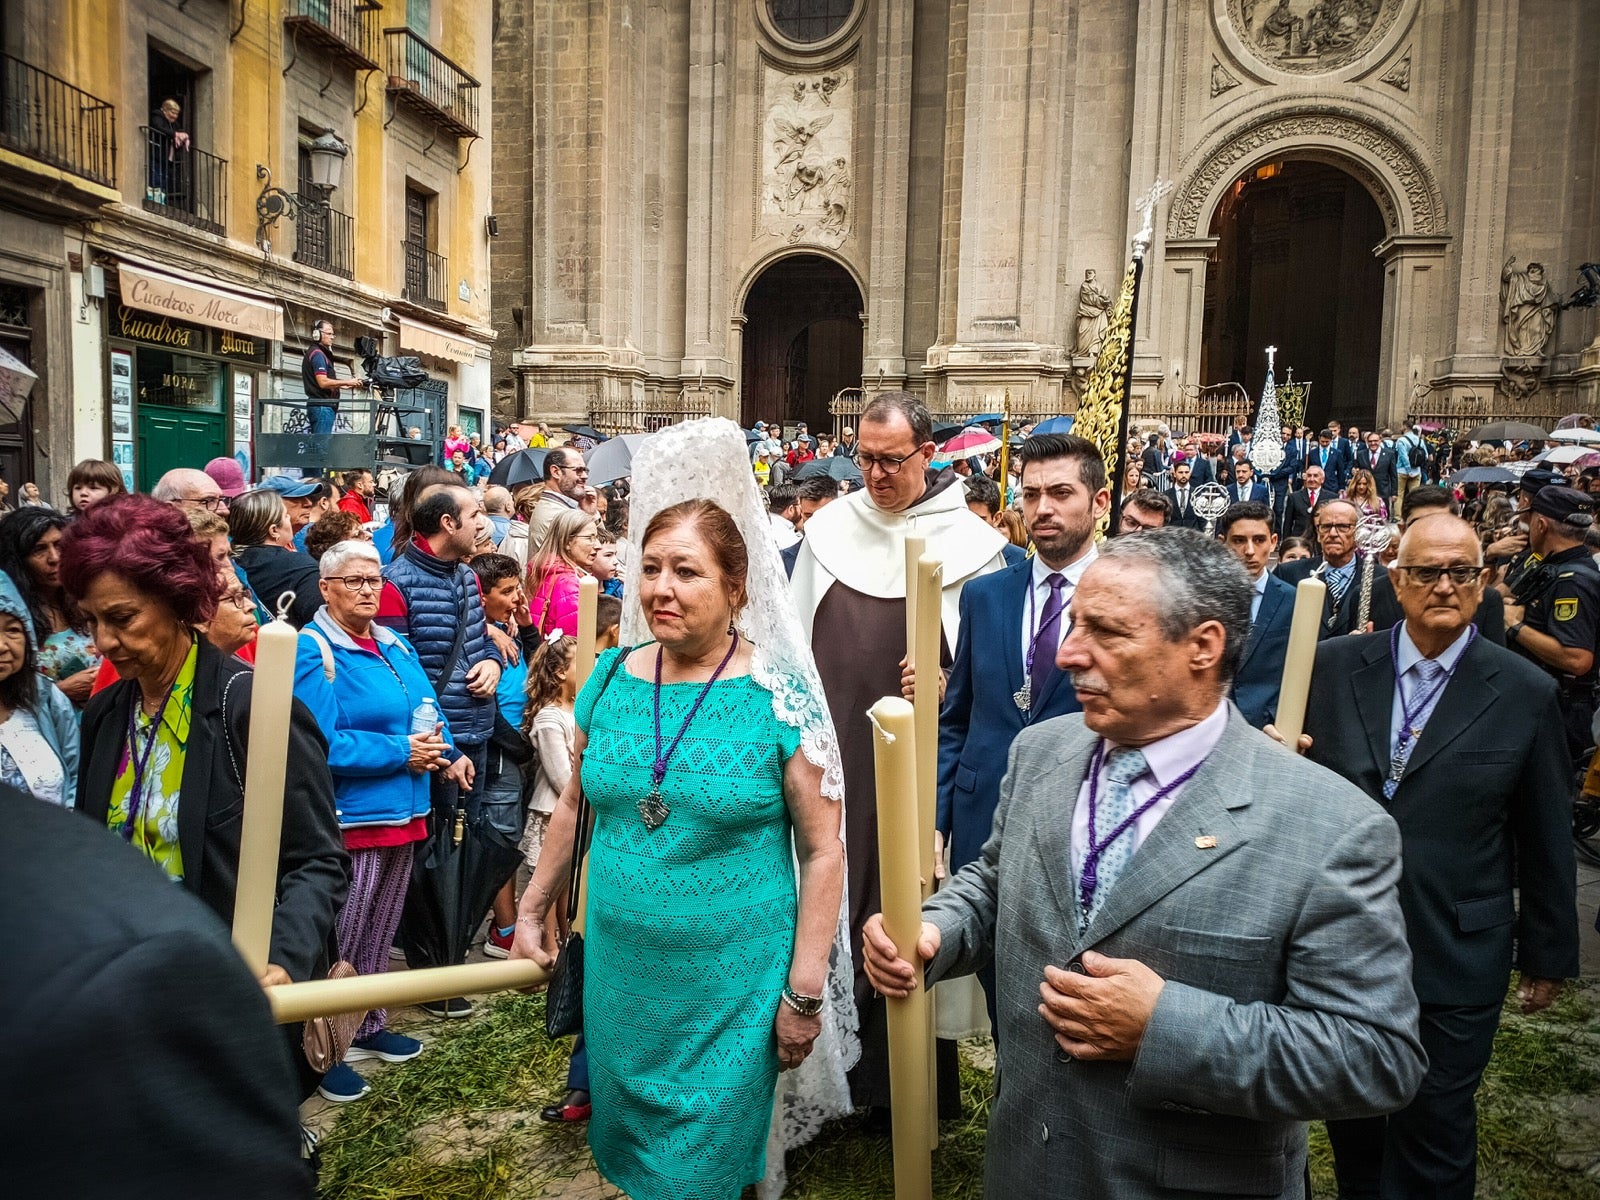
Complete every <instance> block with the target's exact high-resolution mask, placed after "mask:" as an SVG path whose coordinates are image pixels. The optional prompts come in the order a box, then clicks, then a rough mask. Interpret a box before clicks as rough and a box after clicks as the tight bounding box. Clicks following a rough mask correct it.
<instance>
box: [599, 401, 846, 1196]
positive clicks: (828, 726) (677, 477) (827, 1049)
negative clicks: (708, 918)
mask: <svg viewBox="0 0 1600 1200" xmlns="http://www.w3.org/2000/svg"><path fill="white" fill-rule="evenodd" d="M745 446H746V442H745V437H744V432H743V431H742V430H741V429H740V428H739V427H738V426H737V425H736V424H734V423H733V422H732V421H729V420H727V419H725V418H721V417H710V418H706V419H704V420H698V421H686V422H683V423H682V424H678V425H671V426H668V427H667V428H666V429H663V430H661V431H659V432H658V433H655V434H652V435H651V436H650V437H649V438H647V439H646V440H645V441H644V443H643V444H642V445H641V446H640V447H639V449H638V451H637V452H636V453H635V454H634V458H633V491H632V497H631V499H632V512H631V514H630V527H631V530H632V536H633V540H634V544H635V545H636V546H638V547H639V548H640V550H642V548H643V541H644V531H645V530H646V529H647V528H648V527H649V525H650V521H651V519H652V518H653V517H654V516H655V515H656V513H658V512H660V511H661V510H662V509H664V508H670V507H671V506H672V505H674V504H678V503H681V502H682V501H685V500H702V499H703V500H711V501H714V502H715V503H716V504H718V505H720V506H721V507H722V508H723V509H724V510H725V511H726V512H727V513H728V514H729V515H730V516H731V517H732V518H733V521H734V524H735V525H736V526H737V527H738V529H739V533H740V535H741V536H742V537H743V538H744V542H745V546H746V548H747V550H748V552H749V557H750V568H749V575H748V578H747V580H746V588H745V590H746V592H747V595H748V600H747V603H746V604H745V607H744V609H743V610H742V611H741V612H740V614H739V616H738V618H737V620H736V625H737V627H738V629H739V632H740V633H741V634H742V635H743V636H744V637H745V638H746V639H747V640H748V641H749V642H750V644H751V654H752V657H751V667H750V673H751V676H752V677H753V678H754V679H755V681H756V682H757V683H759V684H760V685H761V686H762V687H763V688H765V689H766V690H767V691H768V692H769V693H771V696H772V711H773V714H774V715H775V716H776V717H777V718H778V720H780V721H782V722H783V723H784V724H785V725H788V726H789V727H790V728H792V729H795V730H797V731H798V732H799V734H800V749H801V752H802V753H803V754H804V755H805V757H806V761H807V762H810V763H811V764H812V765H813V766H815V767H816V768H817V769H818V770H819V771H821V773H822V784H821V788H822V794H823V795H824V796H825V797H827V798H828V799H830V800H834V801H839V802H841V803H840V805H839V841H840V848H841V856H842V854H843V843H844V806H843V803H842V802H843V800H844V798H845V795H844V766H843V763H842V761H841V759H840V756H839V739H838V736H837V734H836V733H835V731H834V728H833V718H832V717H831V716H830V714H829V712H828V706H827V701H826V698H825V696H824V694H823V691H822V681H821V679H820V678H819V677H818V675H817V667H816V662H815V660H814V659H813V658H812V655H811V646H810V643H809V641H808V639H807V638H806V636H805V634H804V632H803V630H802V628H801V625H800V616H799V614H798V613H797V612H796V611H795V606H794V598H793V596H792V595H791V594H790V591H789V582H788V576H787V574H786V573H785V572H784V569H783V560H782V559H781V558H780V557H779V555H778V548H777V543H776V542H774V541H773V538H772V532H771V526H770V523H769V521H768V519H767V506H766V504H765V502H764V501H763V499H762V496H761V491H760V489H759V488H758V487H757V486H756V481H755V475H754V473H753V472H752V471H751V469H750V460H749V456H748V455H747V453H746V450H745ZM642 557H643V556H642V554H641V553H639V552H638V551H636V552H635V553H634V554H633V555H632V556H631V559H632V561H631V562H630V563H629V564H628V568H627V573H626V587H625V588H624V591H623V604H622V643H623V645H625V646H634V645H638V644H639V643H641V642H646V641H649V640H650V631H649V626H648V624H647V623H646V621H645V617H644V608H643V606H642V604H641V603H640V600H639V582H640V571H641V569H642V564H641V560H642ZM849 911H850V908H849V897H848V893H847V892H846V893H845V894H843V895H842V896H841V901H840V905H839V919H838V923H837V926H836V928H835V931H834V939H833V948H832V953H831V955H830V958H829V965H828V978H827V985H826V994H825V996H824V1000H825V1001H826V1002H825V1004H824V1005H823V1010H822V1011H823V1016H822V1032H821V1033H820V1034H819V1035H818V1037H817V1041H816V1044H815V1046H814V1048H813V1050H812V1053H811V1054H810V1056H809V1057H807V1059H806V1060H805V1062H804V1063H802V1064H801V1065H800V1066H799V1067H798V1068H796V1069H795V1070H793V1071H785V1072H784V1073H782V1074H781V1075H780V1076H779V1077H778V1091H777V1096H776V1098H775V1100H774V1104H773V1120H772V1127H771V1131H770V1134H769V1137H768V1143H767V1145H768V1154H767V1176H766V1178H765V1179H763V1180H762V1182H761V1185H760V1194H761V1196H762V1198H763V1200H771V1198H772V1197H776V1196H779V1195H781V1194H782V1192H783V1188H784V1184H785V1179H786V1175H785V1171H784V1155H783V1152H784V1151H785V1150H789V1149H792V1148H794V1147H796V1146H802V1145H804V1144H805V1143H807V1142H809V1141H810V1140H811V1139H812V1138H814V1137H815V1136H816V1135H817V1133H818V1132H819V1131H820V1130H821V1128H822V1126H823V1124H824V1123H826V1122H827V1121H829V1120H832V1119H834V1118H836V1117H841V1116H845V1115H846V1114H848V1113H849V1112H851V1111H852V1107H853V1106H852V1104H851V1101H850V1085H849V1081H848V1079H847V1073H848V1072H849V1070H850V1069H851V1068H852V1067H853V1066H855V1064H856V1061H857V1060H858V1059H859V1058H860V1057H861V1043H860V1038H859V1029H860V1023H859V1020H858V1017H857V1014H856V1006H855V975H854V971H853V969H852V966H851V958H850V928H849V921H848V915H847V914H848V913H849Z"/></svg>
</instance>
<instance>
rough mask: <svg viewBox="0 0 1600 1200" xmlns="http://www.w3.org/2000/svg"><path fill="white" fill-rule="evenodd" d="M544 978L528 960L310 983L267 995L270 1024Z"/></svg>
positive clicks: (546, 974)
mask: <svg viewBox="0 0 1600 1200" xmlns="http://www.w3.org/2000/svg"><path fill="white" fill-rule="evenodd" d="M549 978H550V975H549V972H548V971H546V970H545V969H544V968H543V967H541V966H539V964H538V963H536V962H534V961H533V960H532V959H526V958H521V959H516V960H514V961H506V962H479V963H464V964H462V965H460V966H455V967H428V968H425V969H423V970H420V971H393V972H390V973H388V974H384V975H352V976H350V977H349V978H347V979H314V980H312V981H310V982H309V983H286V984H282V985H280V986H278V987H270V988H268V989H267V1002H268V1003H269V1004H271V1005H272V1018H273V1020H275V1021H277V1022H278V1024H280V1025H288V1024H293V1023H295V1022H298V1021H308V1020H310V1019H311V1018H312V1017H328V1016H332V1015H333V1014H335V1013H345V1012H366V1011H367V1010H368V1009H373V1008H400V1007H402V1006H403V1005H407V1004H422V1003H424V1002H426V1001H428V1000H445V999H448V998H449V997H451V996H473V995H478V994H481V993H483V992H498V991H503V990H509V989H515V988H526V987H533V986H534V985H535V984H540V983H544V982H545V981H546V980H548V979H549Z"/></svg>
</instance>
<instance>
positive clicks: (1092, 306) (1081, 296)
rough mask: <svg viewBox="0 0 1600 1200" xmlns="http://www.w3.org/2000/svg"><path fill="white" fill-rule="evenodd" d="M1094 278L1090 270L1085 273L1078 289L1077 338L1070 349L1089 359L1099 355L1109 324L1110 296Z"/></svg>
mask: <svg viewBox="0 0 1600 1200" xmlns="http://www.w3.org/2000/svg"><path fill="white" fill-rule="evenodd" d="M1094 278H1095V277H1094V271H1093V269H1092V268H1091V269H1090V270H1087V271H1085V272H1084V273H1083V284H1082V285H1081V286H1080V287H1079V288H1078V336H1077V339H1076V340H1075V341H1074V342H1073V347H1072V352H1073V353H1074V354H1078V355H1087V356H1088V357H1090V358H1093V357H1094V356H1095V355H1097V354H1099V353H1100V343H1101V342H1103V341H1104V340H1105V336H1106V329H1107V327H1108V326H1109V325H1110V323H1111V318H1110V316H1109V313H1110V311H1111V295H1110V293H1108V292H1107V291H1106V290H1105V289H1104V288H1103V287H1101V286H1100V285H1099V284H1098V283H1096V282H1095V281H1094Z"/></svg>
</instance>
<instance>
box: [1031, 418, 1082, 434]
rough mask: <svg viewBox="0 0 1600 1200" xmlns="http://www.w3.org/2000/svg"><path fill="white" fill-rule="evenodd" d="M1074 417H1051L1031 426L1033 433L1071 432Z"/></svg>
mask: <svg viewBox="0 0 1600 1200" xmlns="http://www.w3.org/2000/svg"><path fill="white" fill-rule="evenodd" d="M1075 420H1076V418H1074V417H1051V418H1049V419H1048V420H1045V421H1040V422H1039V423H1038V424H1037V425H1035V426H1034V427H1033V431H1034V433H1071V432H1072V426H1073V423H1074V421H1075Z"/></svg>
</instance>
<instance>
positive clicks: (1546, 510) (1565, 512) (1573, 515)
mask: <svg viewBox="0 0 1600 1200" xmlns="http://www.w3.org/2000/svg"><path fill="white" fill-rule="evenodd" d="M1530 507H1531V508H1532V509H1533V511H1534V512H1536V513H1538V514H1539V515H1540V516H1544V517H1549V518H1550V519H1551V520H1552V521H1561V522H1563V523H1564V524H1567V525H1580V526H1581V525H1589V524H1591V523H1592V522H1593V521H1594V515H1593V514H1594V500H1593V499H1592V498H1591V497H1589V496H1586V495H1584V494H1583V493H1582V492H1580V491H1578V489H1577V488H1569V487H1547V488H1541V489H1540V490H1539V491H1537V492H1535V493H1534V497H1533V501H1532V503H1531V505H1530Z"/></svg>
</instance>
